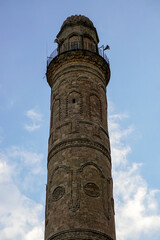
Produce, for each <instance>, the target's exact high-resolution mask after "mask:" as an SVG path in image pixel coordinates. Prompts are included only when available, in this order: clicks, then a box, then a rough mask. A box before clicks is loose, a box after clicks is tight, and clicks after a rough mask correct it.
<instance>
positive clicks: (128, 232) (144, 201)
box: [109, 107, 160, 240]
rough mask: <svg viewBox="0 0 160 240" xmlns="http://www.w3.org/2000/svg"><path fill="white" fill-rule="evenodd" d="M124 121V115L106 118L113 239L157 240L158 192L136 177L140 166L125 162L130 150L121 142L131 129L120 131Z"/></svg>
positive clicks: (159, 229)
mask: <svg viewBox="0 0 160 240" xmlns="http://www.w3.org/2000/svg"><path fill="white" fill-rule="evenodd" d="M111 110H113V107H112V109H111ZM126 117H127V115H126V114H111V115H110V117H109V130H110V139H111V150H112V162H113V179H114V196H115V208H116V215H115V217H116V231H117V239H118V240H124V239H125V240H133V239H134V240H142V239H146V240H149V239H154V240H159V237H160V209H159V208H158V197H159V194H160V190H158V189H149V187H148V185H147V182H146V181H145V180H144V179H143V177H142V176H141V174H140V168H141V166H142V164H139V163H136V162H133V163H130V162H129V158H128V154H129V153H131V146H129V145H125V144H124V142H125V141H124V139H125V138H127V136H129V134H131V133H132V132H133V130H134V129H133V127H132V126H131V127H128V128H127V129H122V128H121V125H120V121H121V120H123V119H124V118H126ZM125 140H126V139H125ZM158 236H159V237H158Z"/></svg>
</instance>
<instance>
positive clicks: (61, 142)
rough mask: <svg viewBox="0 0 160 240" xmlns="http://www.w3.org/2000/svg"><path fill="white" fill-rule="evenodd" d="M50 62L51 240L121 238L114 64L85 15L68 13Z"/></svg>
mask: <svg viewBox="0 0 160 240" xmlns="http://www.w3.org/2000/svg"><path fill="white" fill-rule="evenodd" d="M55 41H56V42H57V43H58V48H57V52H56V53H54V54H55V55H54V54H52V55H51V58H49V60H48V66H47V81H48V84H49V85H50V87H51V118H50V119H51V120H50V136H49V147H48V180H47V193H46V216H45V240H64V239H65V240H69V239H72V240H74V239H77V240H82V239H83V240H86V239H88V240H93V239H94V240H115V239H116V237H115V224H114V200H113V193H112V190H113V183H112V176H111V156H110V141H109V136H108V126H107V100H106V86H107V84H108V82H109V79H110V68H109V63H108V61H107V59H106V58H105V56H104V52H103V54H102V56H101V54H100V53H99V50H98V46H97V44H98V42H99V39H98V35H97V31H96V28H95V27H94V25H93V23H92V22H91V21H90V20H89V19H88V18H87V17H85V16H81V15H79V16H77V15H75V16H71V17H68V18H67V19H66V20H65V21H64V23H63V24H62V27H61V29H60V32H59V33H58V35H57V38H56V40H55Z"/></svg>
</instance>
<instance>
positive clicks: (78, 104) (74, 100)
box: [66, 91, 82, 116]
mask: <svg viewBox="0 0 160 240" xmlns="http://www.w3.org/2000/svg"><path fill="white" fill-rule="evenodd" d="M81 113H82V95H81V94H80V93H79V92H78V91H72V92H70V93H69V94H68V96H67V101H66V116H72V115H74V114H81Z"/></svg>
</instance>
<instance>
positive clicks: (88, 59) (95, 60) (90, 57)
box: [46, 49, 110, 87]
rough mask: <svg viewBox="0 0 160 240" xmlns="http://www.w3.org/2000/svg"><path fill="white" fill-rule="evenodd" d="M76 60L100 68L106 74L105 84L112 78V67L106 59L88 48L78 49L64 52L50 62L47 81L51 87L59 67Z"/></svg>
mask: <svg viewBox="0 0 160 240" xmlns="http://www.w3.org/2000/svg"><path fill="white" fill-rule="evenodd" d="M76 62H79V63H85V64H87V63H88V64H89V65H91V64H93V67H96V68H99V69H100V71H102V72H103V74H104V76H105V85H106V86H107V84H108V82H109V79H110V68H109V64H108V63H107V62H106V60H105V59H104V58H103V57H101V56H100V55H99V54H97V53H94V52H90V51H88V50H82V49H76V50H70V51H67V52H63V53H61V54H59V55H57V56H56V57H55V58H53V60H52V61H51V62H50V64H49V66H48V67H47V73H46V75H47V82H48V84H49V85H50V87H52V84H53V83H52V77H53V76H54V74H55V72H56V71H57V70H58V69H59V68H61V67H62V66H64V65H65V64H66V63H67V64H69V63H72V64H74V63H76Z"/></svg>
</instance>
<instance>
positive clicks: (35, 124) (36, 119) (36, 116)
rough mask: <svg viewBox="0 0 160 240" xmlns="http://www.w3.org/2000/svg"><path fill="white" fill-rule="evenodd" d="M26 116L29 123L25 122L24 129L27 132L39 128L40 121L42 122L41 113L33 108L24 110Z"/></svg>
mask: <svg viewBox="0 0 160 240" xmlns="http://www.w3.org/2000/svg"><path fill="white" fill-rule="evenodd" d="M26 116H27V117H28V118H29V120H30V123H29V124H25V129H26V130H27V131H29V132H33V131H35V130H36V129H38V128H40V123H41V122H42V115H41V114H40V113H38V112H36V111H35V110H34V109H30V110H28V111H27V112H26Z"/></svg>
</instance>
